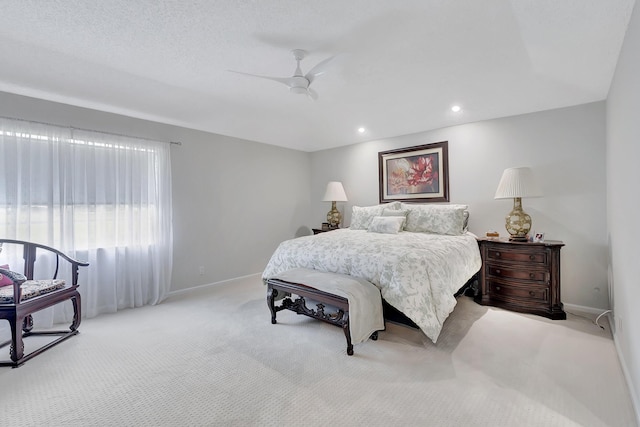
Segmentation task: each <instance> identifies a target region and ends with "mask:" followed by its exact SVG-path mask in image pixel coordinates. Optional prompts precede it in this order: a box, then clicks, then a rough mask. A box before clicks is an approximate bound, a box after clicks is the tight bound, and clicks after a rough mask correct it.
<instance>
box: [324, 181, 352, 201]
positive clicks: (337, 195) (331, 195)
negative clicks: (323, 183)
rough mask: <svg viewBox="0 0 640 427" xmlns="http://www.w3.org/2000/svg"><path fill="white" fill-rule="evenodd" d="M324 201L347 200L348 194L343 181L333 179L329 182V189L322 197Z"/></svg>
mask: <svg viewBox="0 0 640 427" xmlns="http://www.w3.org/2000/svg"><path fill="white" fill-rule="evenodd" d="M322 201H323V202H346V201H347V194H346V193H345V192H344V187H343V186H342V183H341V182H338V181H331V182H329V183H328V184H327V191H325V193H324V197H323V198H322Z"/></svg>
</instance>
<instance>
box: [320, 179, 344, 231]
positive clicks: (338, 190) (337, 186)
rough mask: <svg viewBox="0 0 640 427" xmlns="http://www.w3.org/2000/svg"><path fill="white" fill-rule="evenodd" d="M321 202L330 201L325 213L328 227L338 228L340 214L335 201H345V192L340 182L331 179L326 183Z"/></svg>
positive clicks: (340, 219)
mask: <svg viewBox="0 0 640 427" xmlns="http://www.w3.org/2000/svg"><path fill="white" fill-rule="evenodd" d="M322 201H323V202H331V210H330V211H329V213H327V222H328V223H329V228H332V229H333V228H338V227H339V226H340V222H341V221H342V214H341V213H340V211H339V210H338V209H337V208H336V202H346V201H347V194H346V193H345V192H344V187H343V186H342V183H341V182H338V181H331V182H329V183H328V184H327V191H325V193H324V197H323V198H322Z"/></svg>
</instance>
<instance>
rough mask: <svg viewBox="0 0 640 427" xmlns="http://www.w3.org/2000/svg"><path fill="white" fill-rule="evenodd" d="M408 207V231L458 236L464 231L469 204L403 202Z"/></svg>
mask: <svg viewBox="0 0 640 427" xmlns="http://www.w3.org/2000/svg"><path fill="white" fill-rule="evenodd" d="M402 209H408V210H409V213H408V214H407V223H406V225H405V230H406V231H412V232H417V233H433V234H446V235H451V236H458V235H461V234H463V233H464V228H465V217H464V212H465V210H466V209H467V205H411V204H408V203H402Z"/></svg>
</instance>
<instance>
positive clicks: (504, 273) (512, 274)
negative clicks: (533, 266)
mask: <svg viewBox="0 0 640 427" xmlns="http://www.w3.org/2000/svg"><path fill="white" fill-rule="evenodd" d="M487 274H489V275H490V276H494V277H506V278H509V279H520V280H531V281H533V282H538V283H541V284H544V283H547V282H548V280H549V279H548V276H549V273H547V272H546V271H540V270H538V271H536V270H526V269H523V270H515V269H513V268H504V267H501V266H496V265H488V266H487Z"/></svg>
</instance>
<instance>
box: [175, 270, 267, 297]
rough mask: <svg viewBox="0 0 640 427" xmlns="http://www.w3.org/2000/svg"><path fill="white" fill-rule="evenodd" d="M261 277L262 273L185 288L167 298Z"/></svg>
mask: <svg viewBox="0 0 640 427" xmlns="http://www.w3.org/2000/svg"><path fill="white" fill-rule="evenodd" d="M261 275H262V272H260V273H253V274H247V275H246V276H240V277H234V278H233V279H227V280H221V281H219V282H213V283H205V284H204V285H198V286H192V287H189V288H185V289H178V290H177V291H170V292H169V293H168V294H167V296H173V295H180V294H184V293H187V292H193V291H195V290H198V289H204V288H210V287H212V286H220V285H224V284H226V283H229V282H234V281H236V280H242V279H248V278H250V277H254V276H261Z"/></svg>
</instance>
